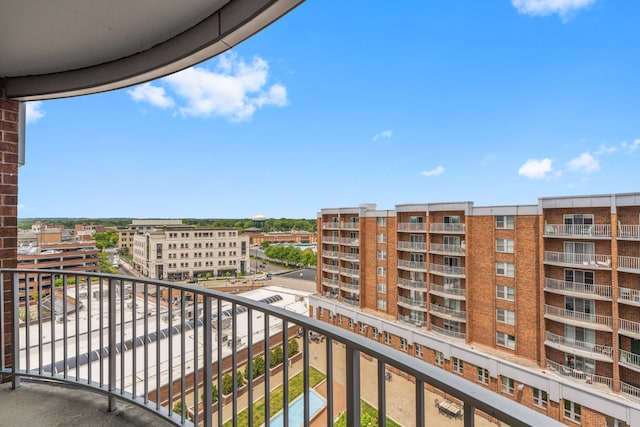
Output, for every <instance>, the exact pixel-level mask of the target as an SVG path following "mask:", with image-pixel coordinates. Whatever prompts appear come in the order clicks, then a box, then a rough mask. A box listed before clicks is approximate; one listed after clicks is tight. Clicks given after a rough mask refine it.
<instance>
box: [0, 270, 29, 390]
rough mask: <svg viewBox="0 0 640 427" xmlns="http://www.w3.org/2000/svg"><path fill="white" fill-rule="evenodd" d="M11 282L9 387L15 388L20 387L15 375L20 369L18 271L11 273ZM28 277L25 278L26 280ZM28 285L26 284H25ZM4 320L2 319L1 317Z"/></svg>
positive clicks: (18, 378)
mask: <svg viewBox="0 0 640 427" xmlns="http://www.w3.org/2000/svg"><path fill="white" fill-rule="evenodd" d="M12 277H13V280H12V283H13V295H12V302H13V313H12V315H13V322H12V324H13V333H12V335H13V336H12V337H11V338H12V341H13V343H12V346H13V348H12V349H13V360H12V361H11V372H13V376H12V378H11V388H13V389H16V388H20V377H19V376H17V375H16V372H18V370H19V369H20V339H19V338H20V311H19V310H20V293H19V286H20V279H19V278H18V273H12ZM27 281H28V279H26V280H25V282H27ZM25 286H26V287H28V284H27V285H25ZM26 295H27V292H26V291H25V298H26V300H27V306H28V304H29V298H28V297H27V296H26ZM28 315H29V313H28V312H25V316H28ZM3 322H4V319H3Z"/></svg>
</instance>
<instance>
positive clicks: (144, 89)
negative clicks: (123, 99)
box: [127, 83, 173, 108]
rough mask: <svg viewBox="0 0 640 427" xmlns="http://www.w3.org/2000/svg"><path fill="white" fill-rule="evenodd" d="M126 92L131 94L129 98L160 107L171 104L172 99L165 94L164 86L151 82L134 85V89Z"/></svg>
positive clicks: (166, 106)
mask: <svg viewBox="0 0 640 427" xmlns="http://www.w3.org/2000/svg"><path fill="white" fill-rule="evenodd" d="M127 93H128V94H129V95H131V98H133V100H134V101H136V102H148V103H149V104H151V105H153V106H155V107H160V108H168V107H172V106H173V99H172V98H171V97H170V96H167V95H166V93H165V90H164V88H163V87H160V86H154V85H153V84H151V83H144V84H141V85H140V86H136V87H135V88H134V89H131V90H128V91H127Z"/></svg>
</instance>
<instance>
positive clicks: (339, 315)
mask: <svg viewBox="0 0 640 427" xmlns="http://www.w3.org/2000/svg"><path fill="white" fill-rule="evenodd" d="M338 325H342V314H340V313H338Z"/></svg>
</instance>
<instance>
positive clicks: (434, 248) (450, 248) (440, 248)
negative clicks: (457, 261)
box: [429, 243, 464, 255]
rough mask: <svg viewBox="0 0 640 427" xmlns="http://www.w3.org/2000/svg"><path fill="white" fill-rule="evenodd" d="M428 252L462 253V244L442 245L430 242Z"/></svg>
mask: <svg viewBox="0 0 640 427" xmlns="http://www.w3.org/2000/svg"><path fill="white" fill-rule="evenodd" d="M429 252H434V253H440V254H451V255H464V246H462V245H443V244H440V243H431V244H430V245H429Z"/></svg>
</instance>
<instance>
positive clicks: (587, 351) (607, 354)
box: [544, 331, 613, 362]
mask: <svg viewBox="0 0 640 427" xmlns="http://www.w3.org/2000/svg"><path fill="white" fill-rule="evenodd" d="M544 344H545V345H547V346H549V347H553V348H555V349H557V350H560V351H564V352H569V353H575V354H577V355H579V356H584V357H587V358H590V359H596V360H602V361H604V362H612V361H613V359H612V355H613V348H611V347H609V346H605V345H599V344H594V343H588V342H584V341H578V340H574V339H571V338H566V337H563V336H561V335H556V334H554V333H551V332H549V331H547V332H546V339H545V342H544Z"/></svg>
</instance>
